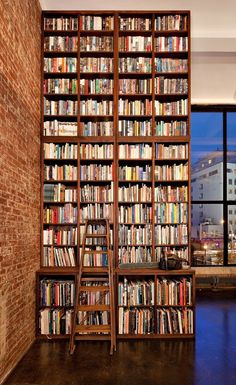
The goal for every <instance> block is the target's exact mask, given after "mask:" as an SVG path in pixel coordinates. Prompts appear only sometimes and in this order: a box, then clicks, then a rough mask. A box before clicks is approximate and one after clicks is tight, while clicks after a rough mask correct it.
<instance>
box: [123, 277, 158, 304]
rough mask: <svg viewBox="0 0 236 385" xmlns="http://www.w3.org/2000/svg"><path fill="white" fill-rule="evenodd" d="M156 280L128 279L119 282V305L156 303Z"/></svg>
mask: <svg viewBox="0 0 236 385" xmlns="http://www.w3.org/2000/svg"><path fill="white" fill-rule="evenodd" d="M154 292H155V289H154V281H153V280H152V279H149V280H148V281H146V280H138V279H135V280H128V279H127V278H126V277H124V281H123V282H118V306H127V307H130V306H139V305H143V306H153V305H154Z"/></svg>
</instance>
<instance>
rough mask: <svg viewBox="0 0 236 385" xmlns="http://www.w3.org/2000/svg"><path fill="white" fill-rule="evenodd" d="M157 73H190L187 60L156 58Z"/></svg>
mask: <svg viewBox="0 0 236 385" xmlns="http://www.w3.org/2000/svg"><path fill="white" fill-rule="evenodd" d="M155 71H156V72H167V73H176V72H177V73H178V72H184V73H185V72H188V60H187V59H172V58H155Z"/></svg>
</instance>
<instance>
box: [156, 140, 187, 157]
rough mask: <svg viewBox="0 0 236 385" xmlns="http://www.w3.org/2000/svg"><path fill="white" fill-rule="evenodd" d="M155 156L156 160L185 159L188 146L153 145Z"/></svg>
mask: <svg viewBox="0 0 236 385" xmlns="http://www.w3.org/2000/svg"><path fill="white" fill-rule="evenodd" d="M155 156H156V158H158V159H187V158H188V144H169V145H165V144H159V143H156V144H155Z"/></svg>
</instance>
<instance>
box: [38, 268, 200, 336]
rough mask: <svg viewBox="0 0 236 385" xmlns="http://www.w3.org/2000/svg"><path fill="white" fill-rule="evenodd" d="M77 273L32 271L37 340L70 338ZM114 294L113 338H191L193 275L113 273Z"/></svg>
mask: <svg viewBox="0 0 236 385" xmlns="http://www.w3.org/2000/svg"><path fill="white" fill-rule="evenodd" d="M77 273H78V269H77V268H66V269H65V270H64V269H63V272H62V271H61V270H60V269H56V270H55V269H53V270H52V269H50V268H43V269H41V270H39V271H37V273H36V285H37V304H36V336H37V337H38V338H48V339H57V338H59V339H60V338H68V337H69V335H70V330H71V320H72V313H73V306H74V299H75V286H76V275H77ZM115 292H116V305H117V306H116V309H117V311H116V330H117V338H120V339H131V338H133V339H135V338H136V339H140V338H141V339H146V338H147V339H155V338H194V336H195V272H194V270H192V269H190V270H186V269H182V270H172V271H170V270H168V271H166V270H157V269H116V273H115ZM82 300H83V299H82ZM101 319H102V317H101ZM88 322H89V321H88ZM98 322H102V321H98ZM100 338H101V335H89V334H88V335H83V339H89V340H91V339H94V340H96V339H100Z"/></svg>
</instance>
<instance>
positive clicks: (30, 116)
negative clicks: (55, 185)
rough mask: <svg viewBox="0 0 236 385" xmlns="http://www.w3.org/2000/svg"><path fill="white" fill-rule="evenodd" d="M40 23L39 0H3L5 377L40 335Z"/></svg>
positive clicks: (0, 338) (0, 193) (0, 192)
mask: <svg viewBox="0 0 236 385" xmlns="http://www.w3.org/2000/svg"><path fill="white" fill-rule="evenodd" d="M40 23H41V9H40V5H39V2H38V0H34V1H32V0H1V1H0V370H1V372H0V383H1V381H2V379H3V378H4V377H5V376H6V375H7V373H8V372H9V371H10V370H11V368H12V367H13V366H14V365H15V363H16V362H17V361H18V360H19V359H20V358H21V356H22V355H23V354H24V352H25V351H26V350H27V348H28V347H29V346H30V344H31V342H32V341H33V340H34V338H35V271H36V270H37V269H38V268H39V260H40V55H41V42H40V41H41V36H40V29H41V26H40Z"/></svg>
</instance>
